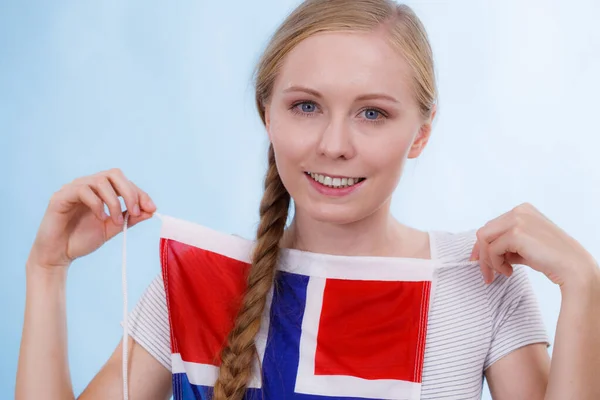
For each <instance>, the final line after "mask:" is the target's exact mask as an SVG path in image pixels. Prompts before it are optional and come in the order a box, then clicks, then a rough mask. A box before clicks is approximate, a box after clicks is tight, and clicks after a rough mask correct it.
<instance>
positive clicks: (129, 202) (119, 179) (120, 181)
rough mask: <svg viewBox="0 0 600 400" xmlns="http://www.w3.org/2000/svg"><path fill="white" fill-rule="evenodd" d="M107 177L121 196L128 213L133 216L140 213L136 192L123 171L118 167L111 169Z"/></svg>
mask: <svg viewBox="0 0 600 400" xmlns="http://www.w3.org/2000/svg"><path fill="white" fill-rule="evenodd" d="M107 177H108V180H109V181H110V183H111V184H112V185H113V188H114V189H115V191H116V192H117V193H118V194H119V195H120V196H121V197H123V200H124V201H125V206H126V207H127V210H128V211H129V213H130V214H131V215H133V216H134V217H137V216H138V215H140V206H139V197H138V193H137V191H136V190H135V189H134V187H133V186H132V185H131V182H130V181H129V179H127V178H126V177H125V175H124V174H123V172H121V170H120V169H112V170H110V171H109V172H108V174H107Z"/></svg>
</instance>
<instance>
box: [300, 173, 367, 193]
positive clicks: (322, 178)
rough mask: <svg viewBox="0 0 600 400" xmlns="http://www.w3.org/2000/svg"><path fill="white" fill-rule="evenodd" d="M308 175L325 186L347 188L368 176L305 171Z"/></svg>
mask: <svg viewBox="0 0 600 400" xmlns="http://www.w3.org/2000/svg"><path fill="white" fill-rule="evenodd" d="M305 174H306V175H308V176H310V178H311V179H312V180H314V181H315V182H319V183H320V184H321V185H323V186H327V187H330V188H335V189H338V188H347V187H351V186H354V185H356V184H357V183H360V182H362V181H364V180H365V179H367V178H360V177H359V178H354V177H352V178H350V177H341V176H335V177H333V176H328V175H323V174H317V173H315V172H305Z"/></svg>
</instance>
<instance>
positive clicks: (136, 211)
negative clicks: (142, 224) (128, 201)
mask: <svg viewBox="0 0 600 400" xmlns="http://www.w3.org/2000/svg"><path fill="white" fill-rule="evenodd" d="M133 215H135V216H136V217H137V216H139V215H140V206H138V205H137V204H134V206H133Z"/></svg>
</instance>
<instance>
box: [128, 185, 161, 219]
mask: <svg viewBox="0 0 600 400" xmlns="http://www.w3.org/2000/svg"><path fill="white" fill-rule="evenodd" d="M130 183H131V185H132V186H133V188H134V189H135V190H136V191H137V192H138V197H139V199H140V206H141V209H142V211H145V212H149V213H153V212H155V211H156V205H155V204H154V202H153V201H152V199H151V198H150V196H149V195H148V193H146V192H144V191H143V190H142V189H140V188H139V187H138V186H137V185H136V184H135V183H133V182H131V181H130Z"/></svg>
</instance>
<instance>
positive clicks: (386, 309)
mask: <svg viewBox="0 0 600 400" xmlns="http://www.w3.org/2000/svg"><path fill="white" fill-rule="evenodd" d="M253 245H254V242H252V241H250V240H246V239H243V238H240V237H236V236H233V235H227V234H224V233H221V232H216V231H214V230H211V229H209V228H206V227H204V226H201V225H198V224H195V223H191V222H188V221H184V220H180V219H175V218H172V217H163V223H162V228H161V238H160V257H161V267H162V273H163V278H164V285H165V292H166V295H167V306H168V312H169V323H170V334H171V353H172V374H173V396H174V399H176V400H177V399H210V398H211V397H212V387H213V386H214V383H215V381H216V379H217V376H218V370H219V365H220V359H219V356H220V352H221V349H222V347H223V344H224V343H225V341H226V338H227V335H228V333H229V331H230V330H231V328H232V327H233V324H234V321H235V317H236V314H237V312H238V310H239V308H240V306H241V303H242V299H243V296H244V292H245V290H246V277H247V274H248V271H249V269H250V265H251V254H252V248H253ZM436 275H437V274H436V268H435V267H434V265H433V264H432V263H431V262H430V260H424V259H423V260H421V259H409V258H392V257H366V256H365V257H362V256H361V257H351V256H337V255H327V254H316V253H310V252H305V251H299V250H294V249H282V250H281V256H280V262H279V265H278V268H277V272H276V277H275V283H274V285H273V287H272V289H271V291H270V292H269V294H268V297H267V304H266V307H265V311H264V313H263V316H262V322H261V329H260V332H259V334H258V335H257V337H256V338H255V342H256V346H257V350H258V360H257V361H256V363H255V365H254V366H253V375H252V379H251V380H250V381H249V384H248V389H247V392H246V396H245V399H248V400H250V399H256V400H259V399H265V400H280V399H281V400H283V399H302V400H317V399H319V400H332V399H406V400H418V399H420V392H421V379H422V371H423V358H424V353H425V339H426V335H427V319H428V313H429V304H430V299H431V298H432V293H433V290H434V289H435V280H436Z"/></svg>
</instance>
